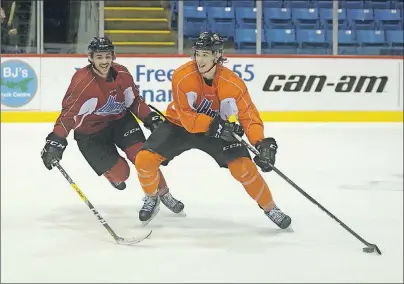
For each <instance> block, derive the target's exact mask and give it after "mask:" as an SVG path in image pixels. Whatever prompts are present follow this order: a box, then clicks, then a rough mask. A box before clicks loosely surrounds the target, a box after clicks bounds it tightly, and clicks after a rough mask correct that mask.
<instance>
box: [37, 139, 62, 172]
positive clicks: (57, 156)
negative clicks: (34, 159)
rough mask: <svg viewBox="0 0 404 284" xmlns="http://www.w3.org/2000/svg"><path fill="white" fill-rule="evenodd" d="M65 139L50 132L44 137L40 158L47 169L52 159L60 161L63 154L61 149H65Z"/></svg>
mask: <svg viewBox="0 0 404 284" xmlns="http://www.w3.org/2000/svg"><path fill="white" fill-rule="evenodd" d="M66 146H67V140H66V138H64V137H60V136H58V135H56V133H54V132H51V133H50V134H49V135H48V137H46V144H45V147H43V149H42V152H41V158H42V161H43V163H44V165H45V167H46V168H47V169H48V170H51V169H52V167H53V165H52V162H53V161H54V160H57V161H60V160H61V159H62V156H63V151H64V150H65V149H66Z"/></svg>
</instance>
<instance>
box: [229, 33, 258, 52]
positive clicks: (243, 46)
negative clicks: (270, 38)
mask: <svg viewBox="0 0 404 284" xmlns="http://www.w3.org/2000/svg"><path fill="white" fill-rule="evenodd" d="M261 32H262V35H263V37H262V43H261V44H264V43H265V38H264V30H262V31H261ZM256 37H257V33H256V31H255V30H253V29H236V33H235V37H234V43H235V45H236V48H237V49H239V50H252V49H253V50H254V49H256V46H257V38H256Z"/></svg>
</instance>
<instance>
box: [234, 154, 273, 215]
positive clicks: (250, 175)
mask: <svg viewBox="0 0 404 284" xmlns="http://www.w3.org/2000/svg"><path fill="white" fill-rule="evenodd" d="M227 166H228V168H229V170H230V172H231V175H232V176H233V177H234V178H235V179H236V180H238V181H239V182H240V183H241V184H242V185H243V186H244V188H245V190H246V191H247V193H248V194H249V195H250V196H251V198H252V199H254V200H255V201H257V203H258V204H259V205H260V206H261V207H262V208H263V209H264V210H265V211H268V210H270V209H271V208H272V207H273V206H274V202H273V200H272V194H271V191H270V190H269V188H268V185H267V184H266V182H265V180H264V178H263V177H262V176H261V174H260V173H259V172H258V170H257V167H256V166H255V164H254V162H253V161H252V160H251V159H249V158H244V157H243V158H238V159H236V160H234V161H231V162H230V163H229V164H228V165H227Z"/></svg>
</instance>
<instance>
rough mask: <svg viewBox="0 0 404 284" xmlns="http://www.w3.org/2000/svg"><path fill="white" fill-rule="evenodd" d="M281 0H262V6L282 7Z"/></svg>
mask: <svg viewBox="0 0 404 284" xmlns="http://www.w3.org/2000/svg"><path fill="white" fill-rule="evenodd" d="M282 5H283V2H282V0H262V7H263V8H282Z"/></svg>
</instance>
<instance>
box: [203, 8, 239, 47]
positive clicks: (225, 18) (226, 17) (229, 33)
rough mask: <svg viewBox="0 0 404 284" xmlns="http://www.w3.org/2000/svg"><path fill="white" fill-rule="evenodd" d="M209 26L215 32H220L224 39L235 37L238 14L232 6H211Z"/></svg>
mask: <svg viewBox="0 0 404 284" xmlns="http://www.w3.org/2000/svg"><path fill="white" fill-rule="evenodd" d="M208 22H209V27H210V29H211V30H212V31H213V32H218V33H219V34H220V35H221V36H222V37H223V38H224V39H228V38H234V32H235V28H236V15H235V12H234V9H233V8H230V7H226V8H225V7H209V8H208Z"/></svg>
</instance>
